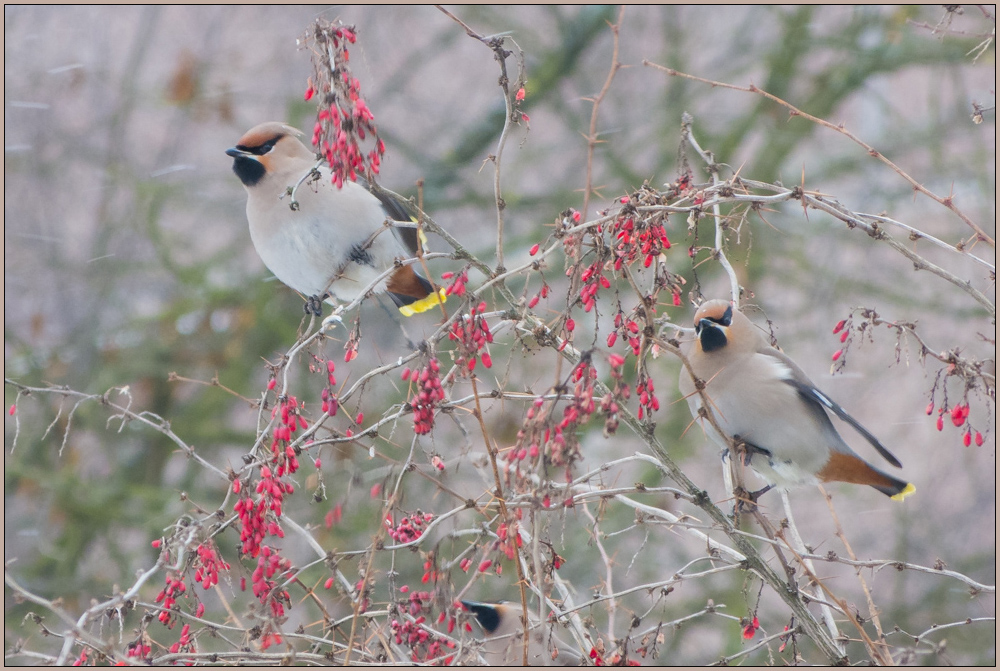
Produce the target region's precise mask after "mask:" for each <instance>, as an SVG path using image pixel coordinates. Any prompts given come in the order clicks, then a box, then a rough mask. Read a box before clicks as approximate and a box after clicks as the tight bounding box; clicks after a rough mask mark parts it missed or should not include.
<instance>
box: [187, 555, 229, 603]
mask: <svg viewBox="0 0 1000 671" xmlns="http://www.w3.org/2000/svg"><path fill="white" fill-rule="evenodd" d="M197 554H198V556H197V557H196V558H195V560H194V562H193V566H195V567H196V568H195V572H194V581H195V582H200V583H201V586H202V588H203V589H210V588H211V587H212V586H213V585H218V584H219V571H220V570H223V571H228V570H229V564H228V563H227V562H226V561H224V560H223V559H222V557H220V556H219V552H218V550H216V549H215V546H214V545H212V544H211V543H200V544H199V545H198V548H197ZM200 607H201V606H200Z"/></svg>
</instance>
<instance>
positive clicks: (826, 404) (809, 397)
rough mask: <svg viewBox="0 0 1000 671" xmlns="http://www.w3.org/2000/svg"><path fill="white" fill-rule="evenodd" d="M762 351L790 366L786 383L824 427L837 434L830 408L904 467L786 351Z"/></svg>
mask: <svg viewBox="0 0 1000 671" xmlns="http://www.w3.org/2000/svg"><path fill="white" fill-rule="evenodd" d="M760 353H761V354H765V355H767V356H772V357H774V358H776V359H778V360H779V361H781V362H782V363H783V364H785V365H786V366H787V367H788V369H789V370H790V371H791V376H790V377H786V378H784V379H783V381H784V382H785V383H786V384H789V385H791V386H792V387H793V388H794V389H795V390H796V391H797V392H798V393H799V396H800V397H801V398H802V400H803V401H805V403H806V405H807V406H809V407H810V408H811V409H813V410H814V412H815V413H816V416H817V418H819V417H820V416H822V419H821V420H820V422H821V423H822V424H823V425H824V428H826V427H829V429H830V430H831V431H833V433H834V434H836V429H834V428H833V424H832V423H831V422H830V418H829V416H828V415H827V414H826V410H830V411H831V412H833V413H834V414H835V415H837V417H839V418H840V419H842V420H844V421H845V422H847V423H848V424H850V425H851V426H852V427H853V428H854V430H855V431H857V432H858V433H860V434H861V435H862V436H864V438H865V440H867V441H868V442H869V443H871V444H872V447H874V448H875V449H876V450H877V451H878V453H879V454H881V455H882V457H883V458H884V459H885V460H886V461H888V462H889V463H890V464H892V465H893V466H895V467H896V468H902V467H903V464H901V463H900V462H899V459H897V458H896V457H895V456H894V455H893V454H892V452H890V451H889V450H888V449H886V447H885V446H884V445H883V444H882V443H881V442H879V439H878V438H876V437H875V436H874V435H872V433H871V432H870V431H869V430H868V429H866V428H865V427H864V426H862V425H861V422H859V421H858V420H856V419H854V418H853V417H851V415H849V414H848V412H847V411H846V410H844V409H843V408H842V407H841V406H840V404H839V403H837V402H836V401H834V400H833V399H832V398H830V397H829V396H827V395H826V394H824V393H823V392H822V391H820V390H819V389H817V388H816V385H814V384H813V383H812V381H811V380H810V379H809V378H808V377H807V376H806V374H805V372H804V371H803V370H802V369H801V368H799V366H798V364H796V363H795V362H794V361H792V360H791V359H790V358H788V356H786V355H785V353H784V352H781V351H779V350H776V349H774V348H773V347H765V348H763V349H762V350H760Z"/></svg>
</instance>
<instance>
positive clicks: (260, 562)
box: [250, 545, 292, 618]
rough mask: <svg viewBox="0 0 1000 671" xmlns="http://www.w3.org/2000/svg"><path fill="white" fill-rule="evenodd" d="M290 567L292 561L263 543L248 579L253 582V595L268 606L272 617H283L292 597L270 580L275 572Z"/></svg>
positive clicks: (284, 570) (278, 572) (286, 569)
mask: <svg viewBox="0 0 1000 671" xmlns="http://www.w3.org/2000/svg"><path fill="white" fill-rule="evenodd" d="M291 568H292V562H290V561H289V560H287V559H285V558H284V557H282V556H281V554H280V551H279V550H277V549H274V548H271V547H270V546H268V545H265V546H263V547H262V548H261V552H260V556H258V557H257V568H255V569H254V571H253V574H252V575H251V576H250V580H251V582H252V583H253V585H252V586H253V595H254V596H255V597H257V598H258V599H260V602H261V603H262V604H264V605H265V606H268V607H270V609H271V615H272V617H276V618H278V617H284V615H285V607H286V606H287V607H291V604H292V597H291V596H290V595H289V594H288V592H287V591H286V590H279V589H276V588H277V583H276V582H275V581H274V580H272V578H273V577H274V576H275V574H281V573H284V572H286V571H288V570H290V569H291Z"/></svg>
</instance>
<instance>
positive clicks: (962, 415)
mask: <svg viewBox="0 0 1000 671" xmlns="http://www.w3.org/2000/svg"><path fill="white" fill-rule="evenodd" d="M946 406H947V402H946V403H945V406H942V407H940V408H938V410H937V411H938V418H937V430H938V431H942V430H944V416H945V413H947V414H948V415H949V416H950V417H951V423H952V424H953V425H954V426H956V427H958V428H961V427H962V426H965V431H963V432H962V444H963V445H965V446H966V447H969V446H970V445H972V441H973V434H972V426H971V425H970V424H969V413H970V412H971V410H970V409H969V403H968V401H966V402H965V403H956V404H955V405H953V406H952V408H951V410H950V411H949V410H948V409H947V407H946ZM933 413H934V401H931V402H930V403H928V404H927V414H928V415H930V414H933ZM975 441H976V447H982V445H983V443H984V442H986V439H985V438H984V437H983V434H982V432H980V431H976V434H975Z"/></svg>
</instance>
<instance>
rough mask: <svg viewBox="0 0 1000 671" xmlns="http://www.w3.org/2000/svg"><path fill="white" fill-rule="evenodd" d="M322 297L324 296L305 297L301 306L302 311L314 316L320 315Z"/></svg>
mask: <svg viewBox="0 0 1000 671" xmlns="http://www.w3.org/2000/svg"><path fill="white" fill-rule="evenodd" d="M324 298H326V296H310V297H309V298H307V299H306V302H305V305H303V306H302V310H303V312H305V313H306V314H307V315H312V316H314V317H321V316H322V315H323V299H324Z"/></svg>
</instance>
